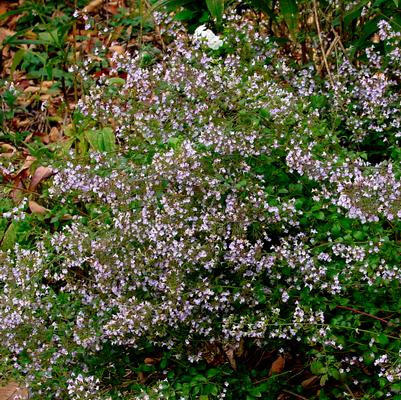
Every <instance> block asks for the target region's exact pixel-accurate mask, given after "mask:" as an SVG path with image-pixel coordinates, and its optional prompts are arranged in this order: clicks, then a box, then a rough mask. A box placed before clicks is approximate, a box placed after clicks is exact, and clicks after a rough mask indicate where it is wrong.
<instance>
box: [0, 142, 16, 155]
mask: <svg viewBox="0 0 401 400" xmlns="http://www.w3.org/2000/svg"><path fill="white" fill-rule="evenodd" d="M0 147H1V150H2V153H1V154H0V156H2V157H12V156H13V155H14V154H15V153H16V152H17V149H16V148H15V147H14V146H11V144H8V143H1V144H0Z"/></svg>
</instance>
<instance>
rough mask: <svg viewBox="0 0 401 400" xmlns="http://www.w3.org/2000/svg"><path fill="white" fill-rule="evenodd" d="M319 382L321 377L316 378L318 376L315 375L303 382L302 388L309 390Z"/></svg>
mask: <svg viewBox="0 0 401 400" xmlns="http://www.w3.org/2000/svg"><path fill="white" fill-rule="evenodd" d="M318 380H319V377H318V376H316V375H313V376H311V377H310V378H308V379H305V380H303V381H302V382H301V386H302V387H303V388H304V389H308V388H310V387H311V386H313V385H314V384H315V383H316V381H318Z"/></svg>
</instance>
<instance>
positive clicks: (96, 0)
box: [82, 0, 104, 13]
mask: <svg viewBox="0 0 401 400" xmlns="http://www.w3.org/2000/svg"><path fill="white" fill-rule="evenodd" d="M103 1H104V0H92V1H91V2H90V3H89V4H88V5H87V6H86V7H84V8H83V9H82V11H83V12H84V13H92V12H95V11H97V10H98V9H99V8H100V6H101V5H102V4H103Z"/></svg>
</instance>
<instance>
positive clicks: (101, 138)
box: [85, 127, 116, 152]
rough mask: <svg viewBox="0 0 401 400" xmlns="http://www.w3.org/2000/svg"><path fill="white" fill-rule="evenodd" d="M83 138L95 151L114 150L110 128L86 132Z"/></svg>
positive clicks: (112, 133) (114, 145) (113, 137)
mask: <svg viewBox="0 0 401 400" xmlns="http://www.w3.org/2000/svg"><path fill="white" fill-rule="evenodd" d="M85 138H86V140H87V141H88V142H89V144H90V146H91V147H92V148H93V149H94V150H96V151H102V152H112V151H114V150H115V147H116V144H115V136H114V132H113V130H112V129H111V128H107V127H106V128H103V129H100V130H91V131H86V132H85Z"/></svg>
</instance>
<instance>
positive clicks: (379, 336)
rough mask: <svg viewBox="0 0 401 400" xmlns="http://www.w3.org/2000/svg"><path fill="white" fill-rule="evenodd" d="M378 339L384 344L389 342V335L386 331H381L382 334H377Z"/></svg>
mask: <svg viewBox="0 0 401 400" xmlns="http://www.w3.org/2000/svg"><path fill="white" fill-rule="evenodd" d="M376 340H377V341H378V342H379V343H380V344H382V345H385V344H388V342H389V340H388V337H387V335H385V334H384V333H380V335H378V336H377V338H376Z"/></svg>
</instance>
